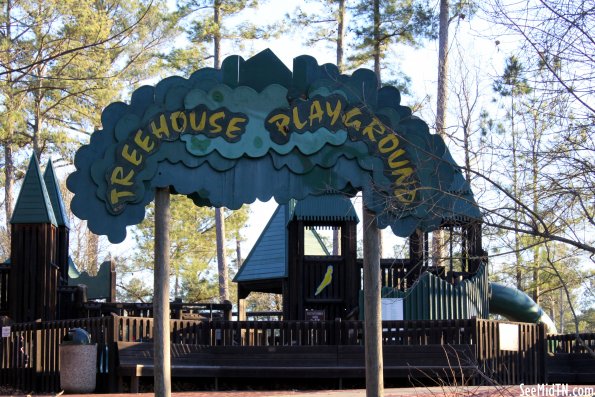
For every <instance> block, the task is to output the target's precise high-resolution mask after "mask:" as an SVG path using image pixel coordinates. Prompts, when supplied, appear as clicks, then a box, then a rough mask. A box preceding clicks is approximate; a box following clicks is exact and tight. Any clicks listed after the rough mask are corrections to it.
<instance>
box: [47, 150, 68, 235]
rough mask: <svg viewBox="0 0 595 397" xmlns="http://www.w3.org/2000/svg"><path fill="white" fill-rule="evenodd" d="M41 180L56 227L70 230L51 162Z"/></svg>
mask: <svg viewBox="0 0 595 397" xmlns="http://www.w3.org/2000/svg"><path fill="white" fill-rule="evenodd" d="M43 180H44V182H45V186H46V189H47V191H48V196H49V198H50V203H51V204H52V209H53V210H54V215H55V217H56V223H57V224H58V226H65V227H67V228H70V221H69V220H68V214H66V209H65V206H64V200H63V199H62V192H61V191H60V184H59V183H58V178H57V177H56V171H55V170H54V166H53V164H52V160H48V163H47V165H46V167H45V171H44V173H43Z"/></svg>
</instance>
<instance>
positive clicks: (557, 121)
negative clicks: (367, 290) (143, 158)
mask: <svg viewBox="0 0 595 397" xmlns="http://www.w3.org/2000/svg"><path fill="white" fill-rule="evenodd" d="M0 7H1V10H0V13H1V14H0V148H1V150H2V153H1V160H0V167H1V171H2V173H1V175H0V187H1V196H0V198H1V199H2V212H1V214H0V217H1V220H2V222H1V226H0V258H8V257H9V256H10V243H9V239H10V235H9V232H8V231H9V230H10V217H11V213H12V209H13V208H14V203H15V200H16V197H17V196H18V191H19V185H20V182H21V180H22V177H23V176H24V172H25V170H26V166H27V163H28V160H29V158H30V156H31V154H32V153H35V154H36V155H37V156H38V157H39V159H40V160H41V161H42V162H47V161H48V160H50V159H51V161H53V164H54V166H55V167H56V168H57V169H58V171H59V174H60V175H61V179H62V180H64V179H65V177H66V175H67V174H68V173H69V172H70V171H71V170H72V164H73V158H74V153H75V151H76V150H77V149H78V148H79V147H80V145H82V144H86V143H88V141H89V137H90V135H91V134H92V132H93V131H94V130H96V129H99V128H100V127H101V120H100V116H101V111H102V109H103V108H104V107H105V106H107V105H108V104H109V103H111V102H115V101H118V100H123V101H125V100H126V99H127V98H130V94H131V92H132V91H133V90H134V89H136V88H138V87H140V86H141V85H143V84H155V83H156V82H158V81H159V80H161V79H163V78H164V77H167V76H170V75H181V76H185V77H188V76H189V75H190V74H191V73H192V72H193V71H194V70H197V69H199V68H202V67H212V66H215V67H217V66H218V65H219V64H220V62H221V60H222V59H223V58H224V57H225V56H228V55H233V54H239V55H241V56H242V57H244V58H245V59H246V58H248V57H250V56H251V55H254V54H255V53H257V52H259V51H261V50H263V49H265V48H271V49H272V50H273V51H274V52H275V54H276V55H277V56H279V57H280V59H281V60H282V61H283V62H284V63H285V64H286V65H287V66H288V67H289V68H291V66H292V59H293V58H294V57H296V56H298V55H302V54H308V55H313V56H315V57H316V59H317V60H318V62H319V64H323V63H334V64H337V65H338V66H339V68H340V69H341V70H342V71H343V72H344V73H352V72H353V71H354V70H355V69H357V68H359V67H367V68H370V69H374V70H375V71H376V72H377V73H378V75H379V76H381V77H382V82H383V84H391V85H396V86H397V87H399V88H400V90H401V92H402V103H403V104H404V105H406V106H409V107H411V108H412V109H413V110H414V114H416V115H417V116H419V117H421V118H422V119H423V120H425V121H426V122H427V123H428V125H429V126H430V129H431V130H432V132H434V133H439V134H441V135H442V136H443V137H444V139H445V141H446V142H447V145H448V147H449V149H450V151H451V153H453V156H454V157H455V159H456V160H457V163H458V164H459V165H460V166H461V167H462V170H463V172H464V174H465V176H466V178H467V180H468V181H469V182H470V183H471V185H472V188H473V191H474V193H475V197H476V200H477V201H478V203H479V205H480V208H481V210H482V213H483V216H484V238H483V244H484V249H485V250H486V251H487V252H488V253H489V255H490V262H489V266H490V269H489V271H490V278H491V279H492V280H493V281H499V282H503V283H506V284H509V285H514V286H516V287H517V288H519V289H521V290H523V291H525V292H527V293H528V294H529V295H530V296H532V297H533V299H534V300H536V301H537V302H539V303H540V305H542V307H544V308H545V310H546V311H547V312H548V314H550V316H551V317H552V318H553V319H554V321H555V322H556V324H557V326H558V330H559V331H560V332H565V331H566V330H568V331H572V330H574V328H575V327H578V328H579V329H581V330H591V331H595V307H594V306H595V296H594V291H595V288H594V287H595V281H594V279H595V259H594V258H595V257H594V256H595V233H594V232H595V141H594V136H595V106H594V105H593V104H595V100H594V99H595V58H593V54H595V4H593V3H590V2H583V1H579V0H549V1H546V0H530V1H522V2H518V1H512V0H511V1H501V0H485V1H471V0H468V1H448V0H433V1H425V0H374V1H369V0H368V1H366V0H318V1H315V0H311V1H281V0H269V1H257V0H178V1H173V0H168V1H165V0H152V1H151V0H77V1H74V0H2V1H0ZM63 191H64V196H65V199H66V202H67V204H68V202H69V200H70V193H69V192H68V191H67V190H66V189H63ZM354 200H355V201H358V199H357V198H356V199H354ZM275 206H276V205H275V203H274V202H270V203H267V204H266V205H265V204H262V203H255V204H253V205H250V206H244V208H242V209H241V210H239V211H234V212H232V211H227V210H220V211H219V212H217V211H215V210H214V209H212V208H200V207H196V206H194V205H192V203H191V202H190V201H189V200H187V199H185V198H184V197H181V196H174V199H173V201H172V232H171V233H172V236H171V241H172V244H171V249H170V255H171V263H172V274H171V277H172V283H171V285H172V291H171V296H172V299H173V298H174V297H179V298H181V299H182V300H184V301H186V302H199V301H200V302H205V301H217V300H219V299H220V298H221V297H222V296H223V294H222V292H221V290H219V291H218V287H219V284H220V283H219V282H218V275H219V273H221V266H224V268H225V269H229V270H230V271H229V274H227V275H226V276H225V277H224V278H225V279H226V280H228V279H230V278H232V277H233V274H234V272H235V271H237V268H238V264H239V263H241V261H242V259H243V257H244V255H245V253H247V252H248V251H249V249H250V247H251V246H252V245H253V244H254V241H255V240H256V238H257V237H258V235H259V234H260V231H261V230H262V228H263V226H264V225H265V223H266V220H267V219H268V216H269V214H271V213H272V211H273V210H274V208H275ZM358 207H360V206H359V205H356V208H358ZM153 215H154V212H153V208H152V207H149V208H148V210H147V217H146V220H145V221H144V222H143V223H142V224H140V225H138V226H137V227H132V228H130V230H129V236H130V238H129V239H128V240H127V241H126V242H125V243H124V244H123V245H121V246H120V247H113V246H109V244H108V243H107V241H106V240H104V239H103V238H102V237H99V236H96V235H94V234H92V233H91V232H89V231H88V230H87V229H86V225H85V222H83V221H80V220H78V219H76V218H75V217H74V216H72V215H71V256H72V258H73V261H74V263H75V264H76V265H77V267H78V269H79V270H80V271H83V270H85V271H88V272H90V273H91V274H93V273H94V272H96V271H97V267H98V264H99V263H101V262H102V261H103V260H104V259H105V258H108V257H111V258H112V259H114V260H115V262H116V264H117V272H118V285H117V286H118V295H119V299H120V300H123V301H150V300H151V298H152V283H151V274H152V265H153V260H152V257H153V227H152V222H153ZM218 216H219V217H218ZM360 219H361V217H360ZM358 235H359V236H361V235H362V234H361V232H360V233H358ZM218 237H219V238H218ZM360 238H361V237H360ZM405 244H406V241H405V240H399V239H395V238H394V237H393V236H392V234H391V233H390V232H386V231H385V232H384V237H383V254H384V256H385V257H406V255H407V250H406V249H404V247H405ZM217 246H219V247H225V249H221V250H219V255H218V252H217V249H216V248H217ZM217 265H219V268H218V266H217ZM225 293H226V294H227V295H226V296H227V297H228V298H230V299H232V300H233V299H234V298H233V296H234V292H233V283H232V284H231V287H230V288H229V293H228V292H225ZM278 307H279V301H278V298H274V297H270V296H255V297H253V298H252V300H251V302H250V305H249V309H253V310H264V309H276V308H278ZM569 327H570V328H569Z"/></svg>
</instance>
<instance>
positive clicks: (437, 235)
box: [432, 0, 450, 266]
mask: <svg viewBox="0 0 595 397" xmlns="http://www.w3.org/2000/svg"><path fill="white" fill-rule="evenodd" d="M449 7H450V5H449V0H440V25H439V31H438V92H437V95H436V132H437V133H438V135H440V136H441V137H442V138H443V139H444V138H446V103H447V98H448V24H449ZM445 257H446V246H445V238H444V231H443V230H435V231H434V232H432V262H433V264H434V266H439V265H441V264H442V262H443V260H444V259H443V258H445Z"/></svg>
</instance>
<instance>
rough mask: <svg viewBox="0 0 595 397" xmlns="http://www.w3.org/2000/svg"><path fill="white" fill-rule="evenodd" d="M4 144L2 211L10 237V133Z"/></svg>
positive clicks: (12, 174)
mask: <svg viewBox="0 0 595 397" xmlns="http://www.w3.org/2000/svg"><path fill="white" fill-rule="evenodd" d="M7 135H8V136H7V138H6V142H4V211H5V212H6V230H7V231H9V232H8V236H10V219H11V218H12V208H13V204H12V203H13V198H14V159H13V153H12V136H11V135H12V132H10V133H8V134H7Z"/></svg>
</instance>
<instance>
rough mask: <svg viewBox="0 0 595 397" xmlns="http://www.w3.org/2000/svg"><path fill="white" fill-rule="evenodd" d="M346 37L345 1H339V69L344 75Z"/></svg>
mask: <svg viewBox="0 0 595 397" xmlns="http://www.w3.org/2000/svg"><path fill="white" fill-rule="evenodd" d="M344 37H345V0H339V10H338V15H337V68H338V69H339V73H343V39H344Z"/></svg>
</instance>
